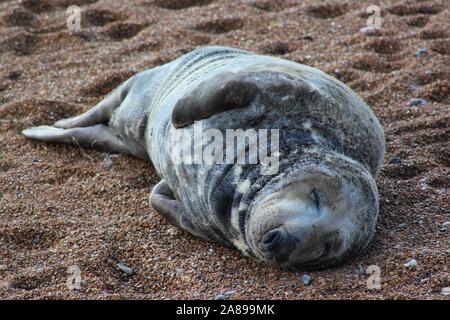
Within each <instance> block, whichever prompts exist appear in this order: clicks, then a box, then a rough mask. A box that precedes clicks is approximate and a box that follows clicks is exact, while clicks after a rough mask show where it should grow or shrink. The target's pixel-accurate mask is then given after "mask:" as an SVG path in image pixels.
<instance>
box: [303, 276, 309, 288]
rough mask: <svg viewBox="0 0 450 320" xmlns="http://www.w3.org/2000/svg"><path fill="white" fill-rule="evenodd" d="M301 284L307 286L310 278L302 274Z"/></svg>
mask: <svg viewBox="0 0 450 320" xmlns="http://www.w3.org/2000/svg"><path fill="white" fill-rule="evenodd" d="M302 283H303V285H305V286H308V285H309V284H310V283H311V277H310V276H308V275H307V274H304V275H303V276H302Z"/></svg>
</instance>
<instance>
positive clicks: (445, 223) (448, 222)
mask: <svg viewBox="0 0 450 320" xmlns="http://www.w3.org/2000/svg"><path fill="white" fill-rule="evenodd" d="M442 226H443V227H444V228H448V227H450V221H445V222H444V223H443V224H442Z"/></svg>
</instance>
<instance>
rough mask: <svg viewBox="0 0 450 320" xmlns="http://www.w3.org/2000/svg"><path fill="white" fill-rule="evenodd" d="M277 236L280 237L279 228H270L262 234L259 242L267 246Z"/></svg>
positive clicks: (274, 240)
mask: <svg viewBox="0 0 450 320" xmlns="http://www.w3.org/2000/svg"><path fill="white" fill-rule="evenodd" d="M279 237H280V231H279V230H277V229H275V230H271V231H269V232H267V233H266V234H265V235H264V236H263V238H262V240H261V242H262V244H263V245H265V246H268V245H270V244H273V243H274V242H276V241H277V238H279Z"/></svg>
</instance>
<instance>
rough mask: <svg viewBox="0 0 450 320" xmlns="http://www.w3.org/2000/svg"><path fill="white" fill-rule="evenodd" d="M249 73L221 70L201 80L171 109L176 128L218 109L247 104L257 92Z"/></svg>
mask: <svg viewBox="0 0 450 320" xmlns="http://www.w3.org/2000/svg"><path fill="white" fill-rule="evenodd" d="M256 82H257V81H256V80H255V79H254V77H252V74H250V73H245V72H227V73H221V74H219V75H216V76H214V77H212V78H211V79H207V80H205V81H203V82H201V83H200V84H199V85H198V86H197V87H196V88H195V89H194V90H193V91H192V92H189V93H187V94H186V95H185V96H184V97H182V98H181V99H180V100H179V101H178V102H177V104H176V105H175V107H174V109H173V111H172V124H173V126H174V127H176V128H180V127H183V126H186V125H188V124H190V123H193V122H194V121H197V120H201V119H204V118H207V117H210V116H212V115H214V114H219V113H221V112H224V111H227V110H231V109H236V108H243V107H246V106H247V105H248V104H250V102H251V101H252V100H253V99H254V98H255V96H256V95H257V94H258V93H259V91H260V89H259V88H258V86H257V85H256Z"/></svg>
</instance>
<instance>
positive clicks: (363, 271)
mask: <svg viewBox="0 0 450 320" xmlns="http://www.w3.org/2000/svg"><path fill="white" fill-rule="evenodd" d="M354 272H355V274H356V275H357V276H361V275H363V274H364V273H365V272H366V270H364V268H363V266H362V265H358V267H357V268H356V269H355V271H354Z"/></svg>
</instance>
